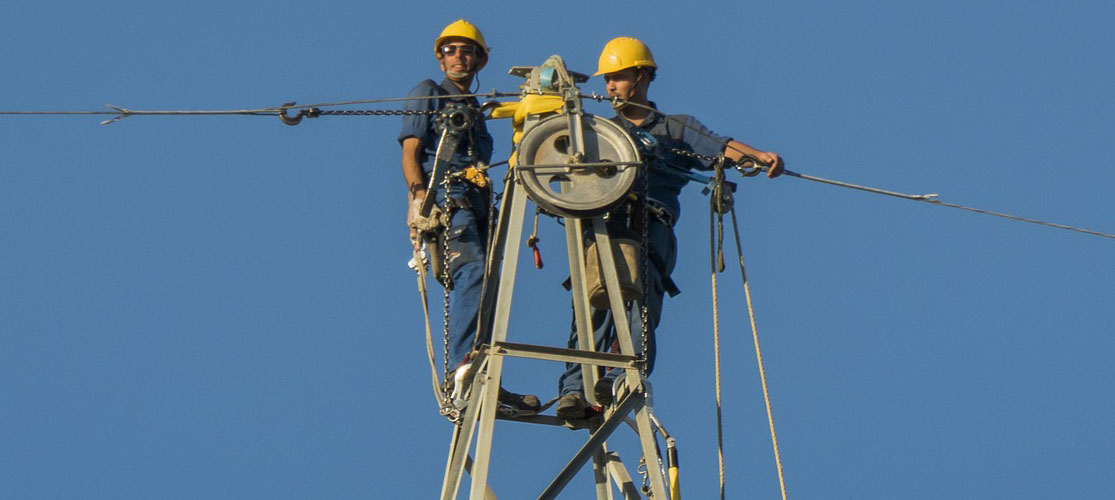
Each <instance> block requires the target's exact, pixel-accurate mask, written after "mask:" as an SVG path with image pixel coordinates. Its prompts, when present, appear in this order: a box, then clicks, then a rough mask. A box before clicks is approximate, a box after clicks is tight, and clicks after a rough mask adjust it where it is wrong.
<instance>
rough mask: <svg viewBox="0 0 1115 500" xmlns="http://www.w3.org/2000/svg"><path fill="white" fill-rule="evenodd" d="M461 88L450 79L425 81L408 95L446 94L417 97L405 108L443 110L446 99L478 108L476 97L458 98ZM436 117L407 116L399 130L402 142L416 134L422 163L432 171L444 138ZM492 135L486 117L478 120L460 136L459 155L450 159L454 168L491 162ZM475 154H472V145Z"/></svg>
mask: <svg viewBox="0 0 1115 500" xmlns="http://www.w3.org/2000/svg"><path fill="white" fill-rule="evenodd" d="M460 93H461V91H460V90H459V89H458V88H457V86H456V85H454V84H453V82H452V81H450V80H449V79H448V78H446V79H445V80H442V82H441V85H438V84H436V83H434V81H433V80H425V81H423V82H421V83H419V84H418V85H416V86H415V87H414V88H413V89H411V91H410V93H409V94H407V97H430V96H445V97H437V98H433V99H415V100H412V101H406V103H405V104H404V105H403V109H407V110H413V111H432V110H435V109H442V108H444V107H445V105H446V103H447V102H450V101H452V102H460V103H464V104H468V105H471V106H474V107H476V108H477V109H479V107H480V103H479V102H478V101H477V100H476V98H475V97H459V95H460ZM435 118H436V117H435V116H430V115H404V116H403V129H402V131H401V132H399V144H402V142H403V139H406V138H407V137H417V138H418V139H419V140H421V141H422V151H421V154H420V155H419V162H420V163H421V165H422V169H423V170H425V171H426V172H427V173H429V172H430V171H431V170H433V168H434V158H435V157H436V156H437V145H438V142H440V141H441V133H440V132H439V131H438V129H437V127H436V126H435V125H434V119H435ZM492 143H493V141H492V135H491V134H489V133H488V127H487V126H486V125H485V124H484V120H482V119H480V120H476V121H475V122H474V124H473V126H472V130H470V131H469V132H466V133H464V134H462V135H461V142H460V144H459V145H458V146H457V151H456V154H454V155H453V158H452V159H451V160H450V165H451V169H452V170H457V169H462V168H464V167H467V166H469V165H472V164H474V163H476V162H484V163H490V162H491V161H492ZM470 145H471V146H472V149H473V154H472V156H469V154H468V152H469V146H470Z"/></svg>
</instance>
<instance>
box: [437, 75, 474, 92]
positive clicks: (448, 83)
mask: <svg viewBox="0 0 1115 500" xmlns="http://www.w3.org/2000/svg"><path fill="white" fill-rule="evenodd" d="M441 88H442V90H445V92H446V93H448V94H449V95H451V96H454V95H461V94H467V93H468V92H461V89H460V88H458V87H457V84H455V83H453V80H450V79H449V78H448V77H446V78H445V79H444V80H442V81H441Z"/></svg>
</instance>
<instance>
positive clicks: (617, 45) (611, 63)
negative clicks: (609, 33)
mask: <svg viewBox="0 0 1115 500" xmlns="http://www.w3.org/2000/svg"><path fill="white" fill-rule="evenodd" d="M638 67H650V68H656V69H657V68H658V64H655V62H654V54H651V53H650V47H647V44H645V43H643V42H642V41H640V40H639V39H638V38H631V37H629V36H621V37H618V38H613V39H612V41H610V42H608V44H607V45H605V46H604V50H603V51H601V52H600V62H599V63H598V64H597V69H596V73H595V74H593V75H592V76H597V75H603V74H605V73H615V72H616V71H622V70H625V69H627V68H638Z"/></svg>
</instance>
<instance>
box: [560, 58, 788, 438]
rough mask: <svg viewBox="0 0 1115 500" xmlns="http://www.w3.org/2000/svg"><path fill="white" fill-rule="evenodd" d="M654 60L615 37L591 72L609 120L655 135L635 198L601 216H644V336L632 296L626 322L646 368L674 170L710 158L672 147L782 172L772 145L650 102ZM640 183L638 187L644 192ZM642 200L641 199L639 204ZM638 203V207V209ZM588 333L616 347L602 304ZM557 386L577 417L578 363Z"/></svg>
mask: <svg viewBox="0 0 1115 500" xmlns="http://www.w3.org/2000/svg"><path fill="white" fill-rule="evenodd" d="M657 70H658V64H657V63H655V61H654V55H653V54H651V51H650V48H649V47H647V46H646V44H644V43H643V42H642V41H640V40H638V39H635V38H630V37H619V38H615V39H613V40H611V41H610V42H608V44H607V45H605V46H604V50H603V52H601V54H600V60H599V65H598V68H597V72H596V74H595V75H594V76H597V75H603V76H604V82H605V85H606V89H607V91H608V95H609V96H610V97H612V98H618V100H617V101H615V102H616V103H617V104H616V105H615V106H614V107H615V109H616V116H615V117H614V118H612V121H613V122H615V123H617V124H619V125H620V126H622V127H624V129H626V130H627V131H628V132H630V133H632V135H633V136H637V135H639V134H649V135H650V136H652V137H653V138H654V139H655V140H656V141H657V148H655V150H654V151H642V153H643V157H644V161H646V162H647V166H648V167H649V175H650V178H649V179H648V181H647V188H646V189H645V190H644V188H643V185H642V182H636V183H635V188H634V191H635V192H636V194H637V200H636V201H634V202H628V203H626V204H625V205H624V206H621V207H620V208H618V209H616V210H615V211H614V212H613V213H612V214H610V215H611V216H610V217H609V222H608V224H609V229H613V228H615V229H618V230H619V231H624V230H626V231H627V232H628V233H633V234H636V235H640V234H641V233H642V232H643V231H642V229H643V228H642V227H639V228H638V229H637V230H636V228H634V227H633V226H635V225H637V224H639V223H640V222H638V219H641V216H642V214H643V213H646V214H647V215H648V217H647V219H648V220H646V221H643V222H641V223H642V224H645V229H646V235H647V238H646V241H645V242H643V244H645V245H648V252H647V253H648V259H647V260H648V262H647V263H646V266H645V267H646V272H645V275H644V276H643V279H644V280H645V283H646V285H645V289H646V292H647V293H646V297H644V298H643V299H642V301H645V304H646V308H647V319H648V321H647V336H646V337H647V338H646V344H647V345H645V346H642V345H640V344H641V337H642V335H641V331H642V321H641V314H640V307H639V304H632V303H629V304H628V317H629V324H630V325H631V331H632V337H633V341H634V342H635V349H636V350H637V351H640V352H642V351H644V350H645V353H646V371H645V373H646V375H648V376H649V375H650V373H651V371H653V370H654V359H655V341H654V337H655V329H656V328H657V326H658V321H659V319H660V318H661V315H662V299H663V296H664V295H665V294H666V293H670V295H671V296H673V295H675V294H676V293H677V288H676V287H675V286H674V284H673V282H672V281H671V280H670V273H671V272H673V270H674V264H675V262H676V258H677V239H676V237H675V236H674V224H675V223H676V222H677V220H678V218H679V217H680V216H681V204H680V203H679V202H678V196H679V195H680V194H681V189H682V188H683V187H685V185H686V184H687V183H688V182H689V179H688V178H686V177H685V176H684V175H678V173H679V172H687V171H691V170H709V169H711V168H712V165H711V164H709V163H708V162H706V161H704V160H700V159H697V158H695V157H692V156H688V155H683V154H679V153H678V152H677V151H678V150H680V151H685V152H690V153H696V154H698V155H703V156H717V155H719V154H720V153H723V154H724V156H725V157H727V158H728V159H730V160H733V161H738V160H741V159H742V158H744V156H745V155H746V156H750V157H752V158H755V159H756V160H757V161H758V162H759V163H761V164H763V165H765V166H767V167H768V169H767V177H771V178H773V177H777V176H779V175H781V174H782V170H783V168H784V167H783V164H782V159H781V158H780V157H779V156H778V155H777V154H775V153H772V152H769V151H761V150H758V149H755V148H753V147H751V146H748V145H747V144H744V143H742V142H739V141H736V140H732V139H730V138H727V137H722V136H719V135H717V134H715V133H713V132H712V131H710V130H708V129H707V128H705V126H704V125H702V124H701V122H699V121H697V119H696V118H694V117H692V116H688V115H664V114H662V113H660V112H659V111H658V110H657V107H656V106H655V104H654V102H652V101H650V100H649V99H648V91H649V89H650V84H651V82H653V81H654V78H655V74H656V72H657ZM644 191H645V192H644ZM642 204H645V208H644V206H643V205H642ZM644 210H645V212H644ZM590 314H591V316H592V326H593V330H594V332H593V335H594V341H595V344H596V349H597V350H598V351H614V350H615V349H616V347H615V342H616V340H615V339H616V333H615V325H614V323H613V318H612V312H611V311H610V310H599V309H592V310H591V311H590ZM569 347H570V348H571V349H576V348H577V334H576V329H575V328H574V331H573V332H572V333H571V335H570V338H569ZM620 373H621V370H612V371H610V372H607V373H605V374H604V376H603V377H600V378H599V379H598V381H597V383H596V387H594V388H593V395H594V396H595V399H596V401H597V402H598V403H600V404H602V405H608V404H611V403H612V402H613V399H614V395H613V394H612V386H613V383H614V381H615V379H616V377H617V376H618V375H619V374H620ZM558 390H559V393H560V394H561V397H560V399H559V400H558V404H557V415H558V416H559V417H562V418H566V419H577V418H584V416H585V412H586V409H587V408H586V407H587V403H586V401H585V397H584V391H585V388H584V382H583V380H582V377H581V365H580V364H578V363H568V364H566V370H565V372H564V373H563V374H562V376H561V378H560V379H559V381H558Z"/></svg>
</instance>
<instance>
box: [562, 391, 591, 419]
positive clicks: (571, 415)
mask: <svg viewBox="0 0 1115 500" xmlns="http://www.w3.org/2000/svg"><path fill="white" fill-rule="evenodd" d="M586 406H588V404H587V403H585V397H584V396H583V395H581V393H579V392H569V393H565V394H564V395H562V396H561V399H559V400H558V402H557V410H556V411H555V413H556V414H557V416H558V417H559V418H564V419H566V420H578V419H582V418H585V407H586Z"/></svg>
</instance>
